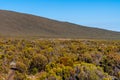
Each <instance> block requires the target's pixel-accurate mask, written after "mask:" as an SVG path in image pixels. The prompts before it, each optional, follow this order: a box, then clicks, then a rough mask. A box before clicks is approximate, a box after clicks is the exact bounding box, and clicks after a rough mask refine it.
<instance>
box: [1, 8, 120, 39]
mask: <svg viewBox="0 0 120 80" xmlns="http://www.w3.org/2000/svg"><path fill="white" fill-rule="evenodd" d="M0 37H25V38H26V37H27V38H28V37H33V38H34V37H35V38H78V39H120V33H119V32H114V31H108V30H104V29H98V28H91V27H86V26H82V25H77V24H73V23H69V22H61V21H56V20H52V19H48V18H44V17H39V16H34V15H30V14H24V13H18V12H13V11H6V10H0Z"/></svg>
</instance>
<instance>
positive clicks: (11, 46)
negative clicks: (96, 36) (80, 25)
mask: <svg viewBox="0 0 120 80" xmlns="http://www.w3.org/2000/svg"><path fill="white" fill-rule="evenodd" d="M11 62H15V63H16V68H17V70H16V71H15V75H14V80H120V41H97V40H96V41H94V40H0V80H5V78H7V76H8V73H9V71H10V68H11V66H10V63H11Z"/></svg>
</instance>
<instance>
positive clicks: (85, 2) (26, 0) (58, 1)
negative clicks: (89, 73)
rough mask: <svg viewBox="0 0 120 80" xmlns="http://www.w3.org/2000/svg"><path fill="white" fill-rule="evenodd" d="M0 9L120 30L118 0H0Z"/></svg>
mask: <svg viewBox="0 0 120 80" xmlns="http://www.w3.org/2000/svg"><path fill="white" fill-rule="evenodd" d="M0 9H4V10H12V11H17V12H22V13H29V14H34V15H38V16H42V17H47V18H51V19H55V20H60V21H66V22H71V23H76V24H80V25H86V26H91V27H98V28H103V29H108V30H114V31H120V0H0Z"/></svg>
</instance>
